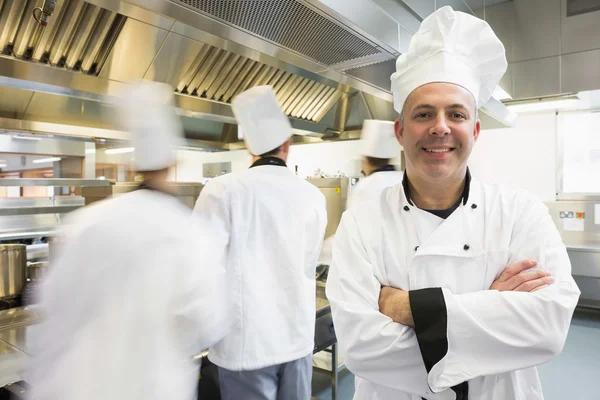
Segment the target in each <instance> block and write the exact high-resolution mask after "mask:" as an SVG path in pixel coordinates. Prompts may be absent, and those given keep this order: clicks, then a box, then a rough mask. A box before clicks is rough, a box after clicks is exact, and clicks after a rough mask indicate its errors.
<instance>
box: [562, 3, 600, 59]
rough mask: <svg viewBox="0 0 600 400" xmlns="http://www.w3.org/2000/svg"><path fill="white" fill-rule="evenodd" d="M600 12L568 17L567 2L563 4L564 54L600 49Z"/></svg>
mask: <svg viewBox="0 0 600 400" xmlns="http://www.w3.org/2000/svg"><path fill="white" fill-rule="evenodd" d="M598 21H600V11H593V12H589V13H585V14H580V15H574V16H570V17H567V1H566V0H563V1H562V4H561V24H560V29H561V35H560V37H561V45H562V47H561V50H562V54H565V53H576V52H580V51H586V50H596V49H600V40H598V38H600V23H598Z"/></svg>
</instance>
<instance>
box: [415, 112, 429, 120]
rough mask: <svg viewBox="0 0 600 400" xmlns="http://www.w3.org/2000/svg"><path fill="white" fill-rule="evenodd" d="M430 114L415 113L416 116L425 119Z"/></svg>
mask: <svg viewBox="0 0 600 400" xmlns="http://www.w3.org/2000/svg"><path fill="white" fill-rule="evenodd" d="M428 117H429V114H428V113H418V114H417V115H415V118H417V119H424V118H428Z"/></svg>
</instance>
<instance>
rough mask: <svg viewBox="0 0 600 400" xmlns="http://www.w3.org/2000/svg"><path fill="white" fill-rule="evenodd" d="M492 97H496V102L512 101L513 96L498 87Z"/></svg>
mask: <svg viewBox="0 0 600 400" xmlns="http://www.w3.org/2000/svg"><path fill="white" fill-rule="evenodd" d="M492 97H494V98H495V99H496V100H509V99H512V96H511V95H510V94H508V93H507V92H506V91H505V90H504V89H502V88H501V87H500V86H496V89H494V92H493V93H492Z"/></svg>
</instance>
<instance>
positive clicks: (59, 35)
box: [49, 0, 86, 65]
mask: <svg viewBox="0 0 600 400" xmlns="http://www.w3.org/2000/svg"><path fill="white" fill-rule="evenodd" d="M85 6H86V4H85V3H84V2H83V1H79V0H71V1H70V2H69V3H68V4H67V5H66V6H65V7H66V8H65V9H64V11H63V13H64V14H63V16H62V19H61V24H60V25H58V31H57V32H56V36H55V43H57V44H55V45H53V47H54V49H53V50H52V52H51V54H50V58H49V62H50V64H52V65H58V64H59V63H60V62H61V60H62V59H63V57H65V58H66V54H67V50H68V49H69V46H70V45H71V42H72V41H73V40H74V39H75V34H76V29H77V27H78V25H79V22H80V18H81V14H82V12H83V10H84V7H85Z"/></svg>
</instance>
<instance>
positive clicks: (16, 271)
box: [0, 244, 27, 299]
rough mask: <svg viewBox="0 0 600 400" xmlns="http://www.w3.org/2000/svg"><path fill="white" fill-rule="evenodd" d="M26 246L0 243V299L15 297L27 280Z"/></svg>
mask: <svg viewBox="0 0 600 400" xmlns="http://www.w3.org/2000/svg"><path fill="white" fill-rule="evenodd" d="M26 267H27V246H25V245H23V244H3V245H0V299H11V298H14V297H17V296H18V295H19V294H20V293H21V291H22V290H23V287H24V286H25V282H26V281H27V280H26V278H27V271H26Z"/></svg>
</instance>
